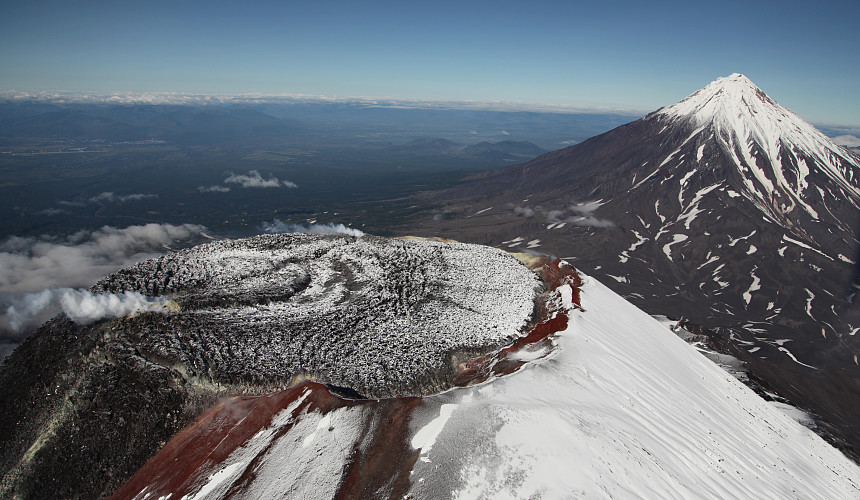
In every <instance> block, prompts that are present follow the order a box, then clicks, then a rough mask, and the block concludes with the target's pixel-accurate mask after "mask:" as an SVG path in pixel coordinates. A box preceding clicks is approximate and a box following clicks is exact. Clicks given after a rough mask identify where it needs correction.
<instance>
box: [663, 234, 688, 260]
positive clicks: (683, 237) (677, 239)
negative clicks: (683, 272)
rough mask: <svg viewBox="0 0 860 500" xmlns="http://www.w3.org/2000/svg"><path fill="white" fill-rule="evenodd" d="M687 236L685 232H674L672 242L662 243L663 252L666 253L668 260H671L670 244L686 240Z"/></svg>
mask: <svg viewBox="0 0 860 500" xmlns="http://www.w3.org/2000/svg"><path fill="white" fill-rule="evenodd" d="M688 238H689V237H688V236H687V235H686V234H675V235H672V242H671V243H666V244H665V245H663V253H665V254H666V257H667V258H668V259H669V260H672V245H674V244H676V243H681V242H682V241H686V240H687V239H688Z"/></svg>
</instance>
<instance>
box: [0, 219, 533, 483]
mask: <svg viewBox="0 0 860 500" xmlns="http://www.w3.org/2000/svg"><path fill="white" fill-rule="evenodd" d="M542 286H543V285H542V284H541V282H540V280H539V278H538V277H537V276H536V275H535V274H534V273H533V272H532V271H530V270H529V269H528V268H526V267H524V266H523V265H522V264H520V263H519V261H517V260H516V259H515V258H514V257H512V256H510V255H508V254H506V253H504V252H502V251H499V250H497V249H493V248H488V247H481V246H477V245H467V244H455V243H444V242H429V241H407V240H391V239H384V238H376V237H371V236H365V237H361V238H354V237H346V236H312V235H268V236H259V237H254V238H249V239H245V240H237V241H219V242H213V243H209V244H206V245H201V246H199V247H195V248H192V249H188V250H183V251H180V252H177V253H175V254H171V255H167V256H164V257H160V258H157V259H153V260H149V261H144V262H141V263H139V264H137V265H135V266H132V267H130V268H127V269H124V270H122V271H120V272H118V273H115V274H113V275H111V276H108V277H107V278H105V279H104V280H102V281H101V282H99V283H98V284H97V285H96V286H94V287H93V291H106V292H114V293H119V292H124V291H136V292H140V293H144V294H147V295H150V296H163V297H166V298H168V299H170V300H172V301H173V303H174V304H175V305H176V307H174V308H173V310H171V311H168V312H146V313H141V314H138V315H136V316H133V317H126V318H120V319H115V320H110V321H101V322H97V323H94V324H91V325H87V326H82V325H77V324H74V323H72V322H71V321H70V320H68V319H66V318H64V317H57V318H55V319H54V320H52V321H50V322H49V323H47V324H46V325H45V326H44V327H42V328H41V329H40V330H39V331H37V332H36V333H35V334H33V335H32V336H31V337H30V338H29V339H28V340H27V341H26V342H25V343H24V344H22V345H21V346H20V347H19V348H18V349H16V350H15V352H14V353H13V354H12V355H10V356H9V357H8V358H7V359H6V360H5V361H4V364H3V366H2V369H0V401H3V407H4V411H3V412H0V469H2V470H3V471H4V479H3V483H2V485H0V497H23V498H66V497H83V498H93V497H100V496H104V495H107V494H110V493H111V492H112V491H114V490H115V489H116V488H117V487H119V486H120V485H121V484H122V483H123V482H124V481H125V480H126V479H127V478H128V477H130V476H131V475H132V474H133V473H134V472H135V471H136V470H137V468H139V467H140V466H141V465H143V463H144V462H145V461H146V460H147V459H148V458H149V457H150V456H151V455H153V454H154V453H155V452H157V451H158V450H159V449H160V448H161V446H163V445H164V443H165V442H167V440H169V439H170V438H171V436H172V435H173V434H175V433H176V432H177V431H179V430H180V429H182V428H183V427H185V426H186V425H187V424H189V423H190V422H191V421H192V419H194V418H196V417H197V416H198V415H199V414H200V413H201V412H202V411H204V410H205V409H206V408H208V407H209V406H211V405H212V404H213V403H214V402H215V401H216V399H217V398H219V397H223V396H227V395H231V394H242V393H262V392H265V391H269V390H273V389H275V388H282V387H285V386H287V385H289V384H290V383H291V382H295V381H297V380H302V379H313V380H317V381H319V382H321V383H325V384H329V385H331V386H334V387H336V390H338V391H341V392H346V393H348V394H351V395H357V394H361V395H365V396H372V397H380V396H393V395H421V394H424V393H427V392H436V391H439V390H443V389H446V388H448V387H450V386H451V385H452V383H453V382H454V379H455V376H456V375H457V368H458V365H459V363H461V362H463V361H466V360H468V359H471V358H473V357H476V356H479V355H481V354H485V353H487V352H492V351H495V350H497V349H499V348H500V347H501V346H503V345H504V344H506V343H509V342H510V341H512V340H513V339H515V338H517V336H518V335H519V334H520V333H521V331H523V330H524V329H525V327H526V326H527V325H528V324H529V323H530V322H531V321H532V316H533V313H534V311H535V310H536V301H537V297H538V292H539V291H540V289H541V288H542Z"/></svg>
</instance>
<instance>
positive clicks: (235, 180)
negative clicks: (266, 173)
mask: <svg viewBox="0 0 860 500" xmlns="http://www.w3.org/2000/svg"><path fill="white" fill-rule="evenodd" d="M224 182H226V183H228V184H239V185H240V186H242V187H243V188H251V187H255V188H270V187H271V188H276V187H281V186H282V185H283V186H285V187H288V188H297V187H299V186H298V185H297V184H296V183H295V182H291V181H283V183H282V182H281V181H280V180H278V178H277V177H274V176H273V177H270V178H268V179H263V176H261V175H260V172H258V171H256V170H251V171H250V172H248V173H247V174H234V173H232V172H231V173H230V176H229V177H227V178H226V179H224Z"/></svg>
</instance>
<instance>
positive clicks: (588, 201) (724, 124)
mask: <svg viewBox="0 0 860 500" xmlns="http://www.w3.org/2000/svg"><path fill="white" fill-rule="evenodd" d="M431 200H432V201H435V202H436V203H438V205H437V206H436V208H435V210H434V212H433V214H432V220H429V219H431V217H430V216H428V220H426V221H425V222H424V223H423V224H421V225H420V230H419V231H418V232H419V233H420V234H434V235H440V236H445V237H451V238H454V239H459V240H463V241H471V242H477V243H484V244H491V245H495V246H499V247H501V248H506V249H527V250H531V251H535V252H547V253H550V254H555V255H559V256H562V257H565V258H569V259H571V260H572V261H573V262H574V263H575V265H577V266H578V267H579V268H581V269H583V270H584V271H585V272H587V273H588V274H591V275H593V276H595V277H597V278H598V279H599V280H600V281H602V282H603V283H605V284H607V285H608V286H610V287H611V288H612V289H613V290H615V291H616V292H618V293H620V294H622V295H623V296H624V297H626V298H627V299H628V300H630V301H632V302H633V303H634V304H636V305H638V306H639V307H641V308H643V309H644V310H646V311H648V312H650V313H652V314H663V315H666V316H669V317H670V318H674V319H675V320H683V324H685V325H687V326H688V328H691V329H694V330H697V331H703V332H705V333H706V334H707V335H708V336H709V337H710V342H711V344H712V345H713V346H716V347H718V348H719V349H720V350H722V351H723V352H727V353H731V354H732V355H734V356H736V357H738V358H740V359H741V360H743V361H744V362H745V363H746V364H747V366H748V369H749V371H750V372H751V374H752V377H753V378H756V379H759V380H760V381H762V383H763V384H764V385H765V386H766V387H767V388H768V390H773V391H776V392H778V393H780V394H782V395H783V396H785V397H787V398H789V399H790V400H792V401H793V402H794V403H795V404H797V405H799V406H801V407H803V408H805V409H807V410H809V411H811V412H813V413H814V414H816V415H817V416H818V417H820V425H821V426H822V427H823V428H825V429H826V430H827V431H828V432H830V433H831V434H832V435H835V436H838V437H835V438H833V439H834V440H835V441H838V442H839V445H840V446H842V447H843V449H845V450H847V451H848V452H849V453H855V452H856V450H860V366H858V356H860V336H858V335H856V334H857V333H858V330H860V321H858V314H857V311H856V308H855V306H854V293H855V291H856V289H857V285H858V283H857V281H856V278H855V281H854V283H852V277H856V276H857V274H856V272H855V267H856V266H857V261H858V233H857V231H858V229H860V159H858V156H857V155H856V154H854V153H853V152H851V151H849V150H848V149H846V148H843V147H841V146H838V145H836V144H834V143H833V142H832V141H831V140H830V139H828V138H827V137H825V136H824V135H823V134H821V133H820V132H819V131H817V130H816V129H815V128H814V127H812V126H811V125H809V124H807V123H806V122H804V121H803V120H801V119H800V118H799V117H797V116H796V115H795V114H793V113H792V112H790V111H789V110H787V109H785V108H784V107H782V106H780V105H779V104H778V103H776V102H775V101H774V100H773V99H771V98H770V97H768V96H767V95H766V94H765V93H764V92H762V91H761V90H760V89H758V88H757V87H756V86H755V85H754V84H753V83H752V82H750V81H749V80H748V79H747V78H746V77H744V76H743V75H740V74H733V75H731V76H728V77H725V78H720V79H718V80H716V81H715V82H713V83H711V84H710V85H708V86H707V87H705V88H703V89H702V90H699V91H697V92H695V93H694V94H692V95H690V96H689V97H687V98H686V99H684V100H682V101H680V102H679V103H677V104H674V105H671V106H667V107H664V108H661V109H659V110H657V111H655V112H653V113H651V114H649V115H647V116H646V117H644V118H642V119H640V120H637V121H634V122H632V123H629V124H627V125H623V126H621V127H618V128H616V129H614V130H611V131H609V132H607V133H605V134H602V135H600V136H597V137H594V138H592V139H589V140H587V141H585V142H583V143H581V144H578V145H575V146H572V147H570V148H566V149H562V150H558V151H554V152H551V153H548V154H545V155H543V156H540V157H538V158H536V159H534V160H532V161H530V162H527V163H524V164H521V165H516V166H511V167H507V168H503V169H501V170H496V171H492V172H487V173H483V174H479V175H476V176H475V177H473V179H472V180H471V181H470V182H467V183H465V184H463V185H461V186H458V187H456V188H454V189H451V190H449V191H446V192H444V193H442V194H435V195H433V196H432V197H431ZM413 232H414V230H413ZM831 437H832V436H831ZM852 449H853V450H855V451H851V450H852ZM855 456H856V455H855Z"/></svg>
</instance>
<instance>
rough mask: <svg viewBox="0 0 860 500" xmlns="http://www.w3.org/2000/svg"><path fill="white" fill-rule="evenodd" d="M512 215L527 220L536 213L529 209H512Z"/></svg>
mask: <svg viewBox="0 0 860 500" xmlns="http://www.w3.org/2000/svg"><path fill="white" fill-rule="evenodd" d="M514 213H515V214H517V215H519V216H522V217H525V218H527V219H528V218H531V217H534V216H535V213H536V212H535V211H534V209H532V208H529V207H514Z"/></svg>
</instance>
